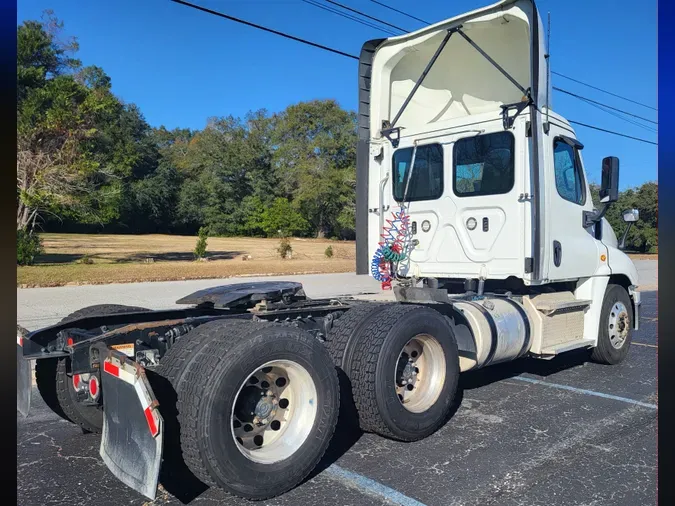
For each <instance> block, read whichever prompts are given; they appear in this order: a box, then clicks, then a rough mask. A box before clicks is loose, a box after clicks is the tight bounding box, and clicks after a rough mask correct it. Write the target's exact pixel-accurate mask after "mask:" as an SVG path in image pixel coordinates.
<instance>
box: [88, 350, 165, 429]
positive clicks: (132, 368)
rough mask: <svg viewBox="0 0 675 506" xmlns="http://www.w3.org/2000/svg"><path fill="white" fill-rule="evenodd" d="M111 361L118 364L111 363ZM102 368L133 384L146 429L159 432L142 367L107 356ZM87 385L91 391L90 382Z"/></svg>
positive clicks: (154, 409) (157, 420)
mask: <svg viewBox="0 0 675 506" xmlns="http://www.w3.org/2000/svg"><path fill="white" fill-rule="evenodd" d="M113 361H115V362H117V364H119V365H117V364H115V363H113ZM103 370H104V371H105V372H106V373H108V374H110V375H111V376H115V377H116V378H119V379H121V380H122V381H124V382H126V383H130V384H132V385H133V386H134V390H135V391H136V395H137V396H138V400H139V401H140V402H141V408H142V409H143V414H144V415H145V420H146V421H147V422H148V429H150V433H151V434H152V436H153V437H156V436H157V435H158V434H159V425H160V423H159V417H158V415H157V412H156V405H157V403H156V402H153V397H152V395H151V394H150V389H149V386H148V385H147V384H146V382H147V379H146V378H145V374H144V370H143V368H142V367H140V366H139V365H136V364H134V365H132V364H131V363H129V362H125V363H122V362H120V361H119V359H117V358H116V357H108V358H106V359H105V360H104V361H103ZM89 387H90V393H91V387H92V385H91V383H90V385H89ZM94 388H95V387H94Z"/></svg>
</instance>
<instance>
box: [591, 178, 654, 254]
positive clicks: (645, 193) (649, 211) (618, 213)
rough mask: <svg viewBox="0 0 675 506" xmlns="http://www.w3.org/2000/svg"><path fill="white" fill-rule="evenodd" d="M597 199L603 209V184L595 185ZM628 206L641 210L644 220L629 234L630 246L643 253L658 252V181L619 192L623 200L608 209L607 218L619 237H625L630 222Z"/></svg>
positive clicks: (627, 241)
mask: <svg viewBox="0 0 675 506" xmlns="http://www.w3.org/2000/svg"><path fill="white" fill-rule="evenodd" d="M591 194H592V196H593V202H594V204H595V206H596V207H597V208H600V207H601V206H602V204H600V197H599V186H598V185H596V184H592V185H591ZM628 209H637V210H638V211H639V212H640V220H639V221H638V222H637V223H634V224H633V225H632V227H631V229H630V231H629V232H628V236H627V237H626V249H628V250H631V251H638V252H641V253H656V252H657V251H658V183H656V182H647V183H644V184H642V185H641V186H639V187H638V188H629V189H627V190H625V191H622V192H620V193H619V199H618V200H617V201H616V202H614V203H613V204H612V205H611V206H610V207H609V209H608V211H607V214H606V215H605V218H607V221H608V222H609V224H610V225H611V226H612V229H613V230H614V232H615V233H616V236H617V238H619V239H620V238H621V237H622V236H623V233H624V231H625V230H626V227H627V225H626V223H625V222H624V221H623V212H624V211H626V210H628Z"/></svg>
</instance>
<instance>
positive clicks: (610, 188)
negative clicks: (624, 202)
mask: <svg viewBox="0 0 675 506" xmlns="http://www.w3.org/2000/svg"><path fill="white" fill-rule="evenodd" d="M617 200H619V159H618V158H617V157H616V156H608V157H607V158H603V159H602V181H601V184H600V202H602V203H606V204H609V203H610V202H616V201H617Z"/></svg>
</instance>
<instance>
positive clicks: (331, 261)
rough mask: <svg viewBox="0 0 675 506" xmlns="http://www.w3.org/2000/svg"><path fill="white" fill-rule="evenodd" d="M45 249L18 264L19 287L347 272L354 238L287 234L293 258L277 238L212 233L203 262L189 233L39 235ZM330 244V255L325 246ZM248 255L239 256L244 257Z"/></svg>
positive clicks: (352, 256)
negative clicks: (26, 264)
mask: <svg viewBox="0 0 675 506" xmlns="http://www.w3.org/2000/svg"><path fill="white" fill-rule="evenodd" d="M42 239H43V241H44V246H45V254H44V255H42V256H41V257H39V258H38V260H37V262H36V265H33V266H30V267H17V275H16V278H17V285H18V286H21V287H36V286H62V285H67V284H103V283H133V282H137V281H172V280H182V279H204V278H225V277H231V276H245V275H249V276H252V275H275V274H276V275H284V274H300V273H302V274H310V273H325V272H351V271H353V270H354V269H355V264H354V262H355V260H354V258H355V243H354V242H353V241H329V240H321V239H291V245H292V247H293V257H292V258H290V259H286V260H282V259H280V258H279V254H278V252H277V248H278V246H279V241H278V240H277V239H255V238H248V237H228V238H219V237H211V238H209V240H208V250H207V255H206V256H207V259H208V261H205V262H196V261H194V260H193V256H192V250H193V249H194V247H195V244H196V242H197V238H196V237H192V236H173V235H135V236H133V235H96V234H43V235H42ZM329 245H330V246H332V247H333V258H326V257H325V255H324V251H325V250H326V248H327V247H328V246H329ZM249 255H250V256H251V258H250V259H247V260H243V258H248V256H249Z"/></svg>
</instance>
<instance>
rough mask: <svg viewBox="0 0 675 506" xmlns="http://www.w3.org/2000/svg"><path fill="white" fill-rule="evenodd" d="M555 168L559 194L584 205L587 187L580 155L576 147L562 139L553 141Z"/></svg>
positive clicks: (556, 185)
mask: <svg viewBox="0 0 675 506" xmlns="http://www.w3.org/2000/svg"><path fill="white" fill-rule="evenodd" d="M553 169H554V173H555V187H556V189H557V190H558V194H559V195H560V196H561V197H562V198H564V199H565V200H569V201H570V202H573V203H575V204H579V205H584V204H585V203H586V191H585V190H586V189H585V187H584V177H583V174H582V170H581V163H580V161H579V156H578V155H577V152H576V149H575V148H574V147H573V146H570V145H569V144H568V143H566V142H565V141H564V140H562V139H556V140H555V141H554V143H553Z"/></svg>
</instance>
